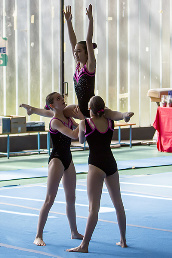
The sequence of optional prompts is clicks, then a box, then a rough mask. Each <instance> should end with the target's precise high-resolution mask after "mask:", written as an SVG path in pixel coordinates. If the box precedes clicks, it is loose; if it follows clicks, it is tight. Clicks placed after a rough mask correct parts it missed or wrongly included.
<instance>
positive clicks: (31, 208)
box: [0, 202, 172, 233]
mask: <svg viewBox="0 0 172 258" xmlns="http://www.w3.org/2000/svg"><path fill="white" fill-rule="evenodd" d="M0 204H4V205H9V206H15V207H22V208H25V209H30V210H37V211H40V209H38V208H33V207H27V206H21V205H16V204H10V203H2V202H0ZM49 213H53V214H58V215H63V216H66V213H61V212H57V211H51V210H50V212H49ZM76 217H77V218H81V219H87V217H85V216H79V215H76ZM98 221H101V222H106V223H112V224H118V222H115V221H109V220H103V219H98ZM126 225H127V226H129V227H136V228H144V229H151V230H158V231H164V232H170V233H172V230H170V229H161V228H152V227H146V226H140V225H133V224H126Z"/></svg>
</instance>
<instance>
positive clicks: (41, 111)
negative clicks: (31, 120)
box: [20, 104, 54, 117]
mask: <svg viewBox="0 0 172 258" xmlns="http://www.w3.org/2000/svg"><path fill="white" fill-rule="evenodd" d="M20 107H23V108H25V109H26V111H27V114H28V115H29V116H30V115H32V114H36V115H39V116H45V117H53V116H54V113H53V111H52V110H46V109H42V108H36V107H32V106H30V105H27V104H21V105H20Z"/></svg>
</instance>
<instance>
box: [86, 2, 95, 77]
mask: <svg viewBox="0 0 172 258" xmlns="http://www.w3.org/2000/svg"><path fill="white" fill-rule="evenodd" d="M86 15H87V16H88V20H89V23H88V32H87V38H86V43H87V52H88V61H87V69H88V71H89V72H94V71H95V68H96V59H95V56H94V49H93V43H92V38H93V15H92V5H91V4H90V5H89V7H88V9H86Z"/></svg>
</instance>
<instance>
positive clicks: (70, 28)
mask: <svg viewBox="0 0 172 258" xmlns="http://www.w3.org/2000/svg"><path fill="white" fill-rule="evenodd" d="M63 13H64V16H65V19H66V22H67V27H68V34H69V40H70V44H71V47H72V53H73V54H74V49H75V45H76V43H77V39H76V35H75V32H74V29H73V25H72V13H71V6H70V5H68V6H66V11H64V12H63Z"/></svg>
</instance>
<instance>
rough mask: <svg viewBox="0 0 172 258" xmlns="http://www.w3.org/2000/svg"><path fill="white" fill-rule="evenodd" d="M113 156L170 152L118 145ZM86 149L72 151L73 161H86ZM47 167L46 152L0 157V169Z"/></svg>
mask: <svg viewBox="0 0 172 258" xmlns="http://www.w3.org/2000/svg"><path fill="white" fill-rule="evenodd" d="M112 152H113V154H114V157H115V159H116V160H117V161H122V160H135V159H146V158H151V157H163V156H171V157H172V153H167V152H159V151H158V150H157V147H156V145H148V146H147V145H146V146H144V145H140V146H133V147H132V148H129V147H128V146H126V147H120V148H114V149H112ZM88 153H89V151H88V150H85V151H83V150H79V151H76V150H75V151H72V156H73V161H74V163H76V164H83V163H87V161H88ZM40 167H48V154H45V153H44V154H32V155H25V156H13V157H10V158H9V159H7V157H0V171H5V170H17V169H28V168H40Z"/></svg>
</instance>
